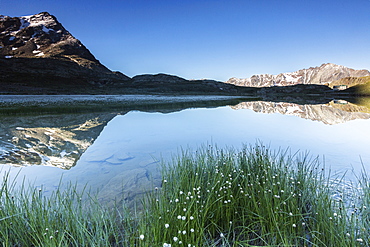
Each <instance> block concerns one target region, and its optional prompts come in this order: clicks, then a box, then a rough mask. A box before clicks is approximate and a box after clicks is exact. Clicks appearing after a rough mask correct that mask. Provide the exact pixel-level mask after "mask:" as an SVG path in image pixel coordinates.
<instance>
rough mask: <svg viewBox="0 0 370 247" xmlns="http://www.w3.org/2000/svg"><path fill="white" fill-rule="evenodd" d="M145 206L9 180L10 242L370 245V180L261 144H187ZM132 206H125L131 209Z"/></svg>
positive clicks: (1, 230)
mask: <svg viewBox="0 0 370 247" xmlns="http://www.w3.org/2000/svg"><path fill="white" fill-rule="evenodd" d="M162 176H163V181H162V186H161V187H160V188H155V189H153V191H152V192H150V193H148V194H147V197H146V198H145V199H144V200H143V208H144V209H143V210H142V211H140V212H135V211H131V212H128V211H126V210H123V209H118V208H115V209H113V210H112V209H111V210H107V209H105V208H104V207H103V206H101V205H100V204H99V202H97V201H96V200H95V199H94V197H92V196H88V199H87V200H86V202H85V201H84V203H82V201H81V200H80V198H81V197H82V195H81V194H79V193H77V192H76V191H75V189H74V188H73V186H72V187H70V189H68V190H66V191H64V192H61V191H56V192H55V193H54V194H53V195H52V196H50V197H47V198H46V197H44V196H42V191H39V190H36V189H35V190H33V189H26V187H24V186H23V187H21V188H20V189H18V190H15V187H14V186H12V185H11V183H10V182H9V181H8V180H7V179H6V178H5V179H4V182H3V184H2V189H1V195H2V196H1V201H0V203H1V211H0V239H1V242H2V244H3V246H164V247H165V246H167V247H168V246H171V247H172V246H368V245H370V236H369V229H370V211H369V203H370V187H369V186H370V180H369V179H368V177H367V176H366V173H364V174H363V175H362V176H361V177H360V178H359V185H360V188H361V189H359V190H357V189H356V188H355V187H351V188H352V190H351V191H350V193H348V192H347V191H346V189H345V188H343V186H342V185H343V181H341V179H340V178H338V179H333V177H332V176H331V175H330V174H326V173H325V169H323V167H322V166H321V164H320V163H319V162H318V161H317V160H315V159H312V160H311V159H309V158H308V156H307V155H299V154H296V155H289V154H288V153H287V152H272V151H270V150H269V149H268V148H266V147H264V146H261V145H256V146H251V147H244V148H243V149H241V150H239V151H237V150H233V149H227V150H225V149H217V148H214V147H211V146H209V147H206V148H201V149H198V150H197V151H196V152H190V151H189V150H188V151H183V153H182V154H181V155H179V156H178V157H176V158H174V160H173V162H171V163H169V164H165V165H163V168H162ZM123 212H124V213H123Z"/></svg>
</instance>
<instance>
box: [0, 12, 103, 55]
mask: <svg viewBox="0 0 370 247" xmlns="http://www.w3.org/2000/svg"><path fill="white" fill-rule="evenodd" d="M0 38H1V39H0V46H1V50H0V56H1V55H2V56H4V57H6V58H12V57H55V56H59V57H64V58H66V59H70V60H73V56H79V57H80V58H83V59H86V60H89V61H92V62H98V60H96V59H95V57H94V56H93V55H92V54H91V53H90V51H89V50H88V49H87V48H86V47H85V46H84V45H83V44H82V43H81V42H80V41H79V40H78V39H76V38H75V37H73V36H72V35H71V34H70V33H69V32H68V31H67V30H66V29H65V28H64V27H63V26H62V25H61V24H60V23H59V22H58V20H57V19H56V18H55V17H54V16H52V15H50V14H49V13H47V12H42V13H40V14H37V15H30V16H21V17H9V16H3V15H0Z"/></svg>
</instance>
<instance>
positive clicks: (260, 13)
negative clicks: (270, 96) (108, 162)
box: [0, 0, 370, 81]
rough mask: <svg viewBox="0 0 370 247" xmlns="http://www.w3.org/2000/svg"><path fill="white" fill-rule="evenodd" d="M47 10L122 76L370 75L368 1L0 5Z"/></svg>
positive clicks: (8, 9) (36, 0) (0, 8)
mask: <svg viewBox="0 0 370 247" xmlns="http://www.w3.org/2000/svg"><path fill="white" fill-rule="evenodd" d="M42 11H48V12H49V13H50V14H52V15H55V16H56V17H57V18H58V20H59V21H60V22H61V23H62V24H63V26H64V27H65V28H66V29H67V30H69V31H70V32H71V33H72V35H74V36H75V37H76V38H78V39H80V40H81V41H82V43H83V44H85V46H87V48H88V49H89V50H90V51H91V52H92V53H93V54H94V55H95V57H96V58H97V59H99V60H100V61H101V62H102V63H103V64H104V65H106V66H107V67H108V68H110V69H112V70H118V71H121V72H123V73H124V74H126V75H128V76H134V75H138V74H156V73H167V74H173V75H178V76H181V77H184V78H187V79H201V78H210V79H216V80H221V81H224V80H227V79H228V78H230V77H239V78H246V77H250V76H252V75H253V74H264V73H269V74H278V73H281V72H292V71H295V70H298V69H302V68H309V67H314V66H319V65H321V64H322V63H327V62H331V63H336V64H340V65H344V66H347V67H351V68H355V69H370V14H369V13H370V0H351V1H350V0H346V1H343V0H337V1H334V0H249V1H248V0H244V1H242V0H229V1H226V0H188V1H187V0H182V1H178V0H172V1H170V0H146V1H145V0H105V1H87V0H82V1H79V0H64V1H59V0H54V1H50V0H49V1H46V0H33V1H29V0H27V1H26V0H17V1H11V0H0V14H3V15H8V16H22V15H30V14H36V13H39V12H42Z"/></svg>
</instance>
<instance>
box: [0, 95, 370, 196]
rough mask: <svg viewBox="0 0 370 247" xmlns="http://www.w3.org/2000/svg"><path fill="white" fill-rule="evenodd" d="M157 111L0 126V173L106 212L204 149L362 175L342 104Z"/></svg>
mask: <svg viewBox="0 0 370 247" xmlns="http://www.w3.org/2000/svg"><path fill="white" fill-rule="evenodd" d="M19 97H26V96H19ZM121 97H123V98H124V96H121ZM128 97H133V96H128ZM84 100H86V99H84ZM99 100H101V99H99ZM110 100H111V99H110ZM157 100H158V99H157ZM166 100H167V103H171V102H168V100H169V99H166ZM172 100H173V99H172ZM198 100H199V99H198ZM219 100H223V99H219ZM0 101H1V100H0ZM26 101H27V100H26ZM170 101H171V100H170ZM36 103H37V102H36ZM136 105H137V104H136ZM161 107H163V109H160V107H159V106H156V107H155V106H153V105H149V106H148V107H147V110H146V111H143V110H141V111H139V110H135V108H133V109H134V110H129V108H125V110H124V111H119V112H117V111H116V110H106V111H99V112H90V111H89V112H84V113H74V114H65V113H59V114H45V113H43V114H25V113H22V114H19V115H16V116H15V115H9V116H5V115H3V116H0V121H1V122H0V163H1V172H2V174H5V173H7V172H8V173H10V176H11V177H16V176H17V178H16V180H17V181H18V183H21V181H22V180H23V179H24V178H25V179H26V181H30V182H32V183H33V184H34V185H35V186H42V187H43V189H44V191H52V190H53V189H54V188H57V187H59V186H65V185H66V184H68V183H69V182H72V183H77V185H78V187H80V188H83V187H84V186H85V185H88V188H91V190H93V191H95V190H98V191H99V198H100V199H101V200H102V201H103V202H107V203H110V202H113V201H114V199H115V198H118V199H121V198H123V199H125V200H126V201H128V202H131V201H132V200H133V199H134V198H136V197H137V196H138V195H141V194H142V193H144V192H145V191H147V190H150V189H152V188H153V187H154V186H159V185H160V173H159V170H160V164H161V162H160V161H161V160H164V161H167V162H168V161H170V160H171V158H172V157H173V156H174V155H176V154H178V153H180V152H181V150H182V149H184V150H188V149H190V150H193V151H195V150H196V149H197V148H199V147H202V146H207V145H217V146H218V147H219V148H231V147H233V148H235V149H240V148H241V147H242V146H243V145H255V144H256V143H259V144H263V145H265V146H268V147H269V148H270V149H272V150H276V151H278V150H281V152H284V151H287V152H289V153H292V154H294V153H296V152H301V153H309V155H310V156H312V157H313V158H315V157H318V158H319V159H320V160H321V162H322V164H323V166H325V169H331V170H332V173H336V172H342V173H343V172H347V173H346V179H353V178H354V177H355V175H354V174H359V173H360V172H361V170H362V169H365V170H369V169H370V152H369V144H370V131H369V130H370V110H369V109H367V108H364V107H361V106H356V105H353V104H350V103H348V102H345V101H336V102H330V103H328V104H322V105H298V104H294V103H276V102H263V101H254V102H253V101H249V102H238V103H236V104H234V103H233V104H232V105H223V106H222V104H221V106H220V105H218V106H217V107H211V108H207V107H204V106H202V105H200V106H199V107H197V106H194V107H192V108H188V109H183V108H186V106H185V107H184V106H182V107H172V108H171V109H169V107H168V106H166V107H164V106H163V105H161ZM61 177H62V178H61ZM61 181H62V182H61Z"/></svg>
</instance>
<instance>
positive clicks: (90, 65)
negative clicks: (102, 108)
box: [0, 12, 130, 93]
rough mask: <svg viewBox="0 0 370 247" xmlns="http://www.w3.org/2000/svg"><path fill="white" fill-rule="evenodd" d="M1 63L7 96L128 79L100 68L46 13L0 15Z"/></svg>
mask: <svg viewBox="0 0 370 247" xmlns="http://www.w3.org/2000/svg"><path fill="white" fill-rule="evenodd" d="M0 64H1V65H0V92H1V91H5V92H8V93H10V92H17V93H18V92H29V91H35V90H36V91H35V92H34V93H45V92H53V93H58V91H59V90H60V88H64V86H66V87H67V86H68V85H69V84H71V82H73V85H84V86H83V88H86V86H89V85H94V86H95V87H101V86H103V85H107V84H114V83H122V82H125V81H127V80H130V78H129V77H127V76H125V75H124V74H122V73H116V72H112V71H111V70H109V69H108V68H106V67H105V66H104V65H102V64H101V63H100V62H99V61H98V60H97V59H96V58H95V57H94V56H93V55H92V53H91V52H90V51H89V50H88V49H87V48H86V47H85V46H84V45H83V44H82V43H81V42H80V41H79V40H78V39H76V38H75V37H74V36H72V34H71V33H70V32H68V31H67V30H66V29H65V28H64V27H63V25H62V24H61V23H60V22H59V21H58V20H57V18H56V17H55V16H53V15H51V14H49V13H48V12H41V13H39V14H36V15H28V16H21V17H9V16H4V15H0ZM46 84H48V86H47V88H45V87H44V86H45V85H46ZM2 88H3V89H2Z"/></svg>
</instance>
